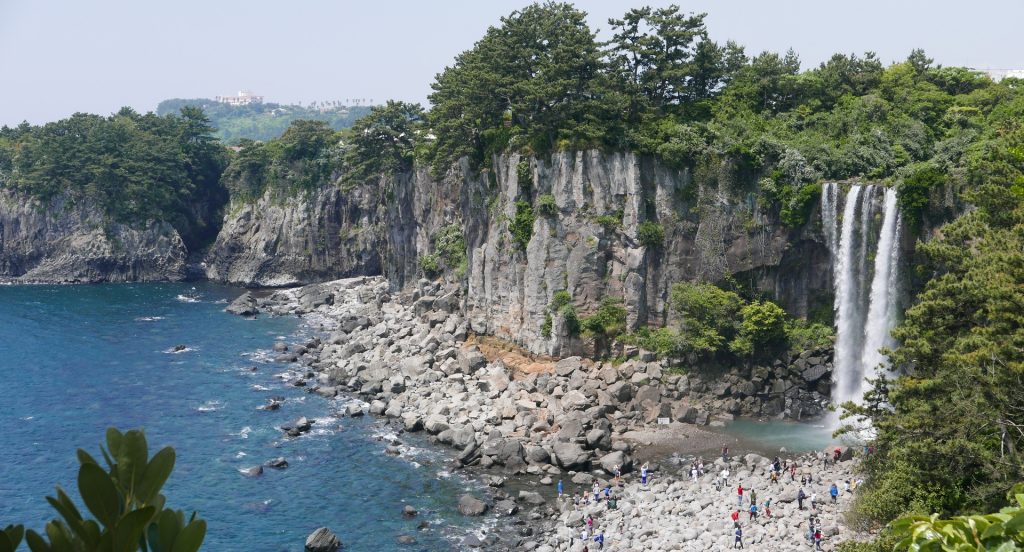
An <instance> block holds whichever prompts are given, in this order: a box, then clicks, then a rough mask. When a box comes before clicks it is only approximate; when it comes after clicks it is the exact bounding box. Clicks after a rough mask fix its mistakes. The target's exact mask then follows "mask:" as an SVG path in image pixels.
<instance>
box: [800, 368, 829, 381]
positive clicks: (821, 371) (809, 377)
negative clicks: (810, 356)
mask: <svg viewBox="0 0 1024 552" xmlns="http://www.w3.org/2000/svg"><path fill="white" fill-rule="evenodd" d="M827 371H828V370H827V369H826V368H825V367H824V366H823V365H820V364H818V365H816V366H811V367H810V368H808V369H806V370H804V371H803V373H802V375H803V378H804V380H805V381H807V382H808V383H813V382H816V381H818V380H820V379H821V378H822V376H824V375H825V373H826V372H827Z"/></svg>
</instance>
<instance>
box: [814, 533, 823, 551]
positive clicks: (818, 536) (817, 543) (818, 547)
mask: <svg viewBox="0 0 1024 552" xmlns="http://www.w3.org/2000/svg"><path fill="white" fill-rule="evenodd" d="M814 549H815V550H821V528H815V529H814Z"/></svg>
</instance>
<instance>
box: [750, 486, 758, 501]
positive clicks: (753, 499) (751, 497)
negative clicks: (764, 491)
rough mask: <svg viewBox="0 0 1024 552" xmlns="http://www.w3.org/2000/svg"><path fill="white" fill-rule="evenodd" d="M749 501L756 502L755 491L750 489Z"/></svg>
mask: <svg viewBox="0 0 1024 552" xmlns="http://www.w3.org/2000/svg"><path fill="white" fill-rule="evenodd" d="M750 503H751V504H757V491H755V490H754V489H750Z"/></svg>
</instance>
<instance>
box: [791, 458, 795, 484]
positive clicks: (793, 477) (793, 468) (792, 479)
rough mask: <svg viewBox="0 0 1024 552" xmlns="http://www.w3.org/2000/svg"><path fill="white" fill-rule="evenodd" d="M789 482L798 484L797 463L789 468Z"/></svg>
mask: <svg viewBox="0 0 1024 552" xmlns="http://www.w3.org/2000/svg"><path fill="white" fill-rule="evenodd" d="M789 480H790V482H793V483H795V482H796V462H793V465H792V466H790V467H789Z"/></svg>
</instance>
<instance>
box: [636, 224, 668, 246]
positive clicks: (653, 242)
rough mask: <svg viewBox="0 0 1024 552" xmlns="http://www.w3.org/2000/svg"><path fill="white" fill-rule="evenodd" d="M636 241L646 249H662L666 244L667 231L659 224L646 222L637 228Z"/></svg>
mask: <svg viewBox="0 0 1024 552" xmlns="http://www.w3.org/2000/svg"><path fill="white" fill-rule="evenodd" d="M636 239H637V241H639V242H640V244H641V245H643V246H644V247H650V248H655V247H661V246H662V245H663V244H664V242H665V229H663V228H662V227H661V225H660V224H658V223H657V222H654V221H650V220H645V221H643V222H641V223H640V225H639V226H637V229H636Z"/></svg>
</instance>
